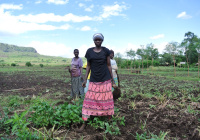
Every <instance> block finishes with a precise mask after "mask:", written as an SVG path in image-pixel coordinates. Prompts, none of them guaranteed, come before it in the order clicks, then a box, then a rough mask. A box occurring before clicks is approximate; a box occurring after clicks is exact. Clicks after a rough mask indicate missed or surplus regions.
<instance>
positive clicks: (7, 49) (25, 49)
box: [0, 43, 37, 53]
mask: <svg viewBox="0 0 200 140" xmlns="http://www.w3.org/2000/svg"><path fill="white" fill-rule="evenodd" d="M0 50H1V51H3V52H5V53H6V52H32V53H37V51H36V49H34V48H32V47H21V46H17V45H9V44H5V43H0Z"/></svg>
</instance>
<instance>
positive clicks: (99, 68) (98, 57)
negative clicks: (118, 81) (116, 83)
mask: <svg viewBox="0 0 200 140" xmlns="http://www.w3.org/2000/svg"><path fill="white" fill-rule="evenodd" d="M94 48H95V47H92V48H89V49H88V50H87V52H86V54H85V58H87V61H88V62H90V69H91V76H90V82H104V81H107V80H109V79H111V76H110V72H109V70H108V66H107V56H109V55H110V51H109V50H108V49H107V48H106V47H101V51H100V52H95V51H94V50H93V49H94Z"/></svg>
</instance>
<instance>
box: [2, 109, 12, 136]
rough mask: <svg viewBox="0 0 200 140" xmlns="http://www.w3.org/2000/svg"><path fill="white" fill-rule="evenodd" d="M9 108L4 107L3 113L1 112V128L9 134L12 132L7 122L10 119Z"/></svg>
mask: <svg viewBox="0 0 200 140" xmlns="http://www.w3.org/2000/svg"><path fill="white" fill-rule="evenodd" d="M8 113H9V109H8V108H7V107H4V108H3V114H2V113H1V112H0V118H1V119H0V130H2V131H5V132H6V133H7V134H9V132H10V128H11V127H10V125H9V124H6V122H7V121H8V120H9V119H10V117H9V116H8Z"/></svg>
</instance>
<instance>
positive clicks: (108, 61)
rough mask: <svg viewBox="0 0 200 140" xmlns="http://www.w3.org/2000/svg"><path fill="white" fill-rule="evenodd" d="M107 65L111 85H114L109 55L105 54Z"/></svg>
mask: <svg viewBox="0 0 200 140" xmlns="http://www.w3.org/2000/svg"><path fill="white" fill-rule="evenodd" d="M107 66H108V70H109V72H110V75H111V78H112V86H113V87H116V85H115V82H114V79H113V74H112V67H111V65H110V56H107Z"/></svg>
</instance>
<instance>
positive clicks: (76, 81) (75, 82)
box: [71, 76, 84, 98]
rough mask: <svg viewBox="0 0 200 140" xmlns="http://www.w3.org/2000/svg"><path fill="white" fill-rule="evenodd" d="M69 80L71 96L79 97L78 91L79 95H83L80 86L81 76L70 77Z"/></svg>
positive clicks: (82, 89)
mask: <svg viewBox="0 0 200 140" xmlns="http://www.w3.org/2000/svg"><path fill="white" fill-rule="evenodd" d="M71 82H72V85H71V97H72V98H75V97H79V93H80V96H84V88H83V87H82V83H83V80H82V79H81V76H79V77H72V79H71Z"/></svg>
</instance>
